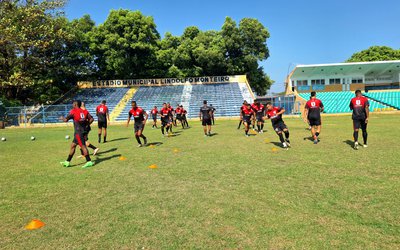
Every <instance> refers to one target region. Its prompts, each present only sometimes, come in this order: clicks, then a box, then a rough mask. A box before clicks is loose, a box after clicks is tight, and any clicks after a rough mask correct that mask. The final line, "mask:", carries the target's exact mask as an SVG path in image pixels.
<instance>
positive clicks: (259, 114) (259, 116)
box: [251, 101, 265, 134]
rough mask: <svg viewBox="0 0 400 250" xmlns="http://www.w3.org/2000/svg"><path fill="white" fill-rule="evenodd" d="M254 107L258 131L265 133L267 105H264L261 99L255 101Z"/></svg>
mask: <svg viewBox="0 0 400 250" xmlns="http://www.w3.org/2000/svg"><path fill="white" fill-rule="evenodd" d="M251 107H252V109H253V110H254V112H255V114H256V115H255V118H256V120H257V129H258V133H260V134H262V133H264V119H263V117H264V113H265V107H264V105H262V104H261V103H260V102H259V101H255V102H254V103H253V105H251Z"/></svg>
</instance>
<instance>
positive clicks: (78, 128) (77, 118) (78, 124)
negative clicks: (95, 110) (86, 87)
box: [60, 100, 94, 168]
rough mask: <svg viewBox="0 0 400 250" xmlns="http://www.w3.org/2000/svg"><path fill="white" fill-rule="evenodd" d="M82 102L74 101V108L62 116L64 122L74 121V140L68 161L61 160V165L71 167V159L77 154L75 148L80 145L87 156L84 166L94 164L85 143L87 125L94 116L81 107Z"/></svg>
mask: <svg viewBox="0 0 400 250" xmlns="http://www.w3.org/2000/svg"><path fill="white" fill-rule="evenodd" d="M81 104H82V102H81V101H79V100H77V101H74V102H73V103H72V107H73V108H72V110H71V111H70V112H69V114H68V115H67V117H62V120H63V121H64V122H68V121H69V120H71V119H72V120H73V121H74V140H73V141H72V143H71V148H70V150H69V155H68V158H67V160H66V161H63V162H60V163H61V165H63V166H64V167H70V166H71V163H70V162H71V159H72V157H73V156H74V154H75V149H76V146H77V145H79V147H80V148H81V149H82V151H83V155H84V156H85V158H86V164H85V165H83V166H82V168H88V167H91V166H93V165H94V164H93V162H92V160H91V159H90V156H89V153H88V150H87V147H86V145H85V138H84V132H85V126H86V124H87V123H92V122H93V117H90V118H89V117H88V115H87V114H88V113H85V112H84V111H83V110H82V109H81Z"/></svg>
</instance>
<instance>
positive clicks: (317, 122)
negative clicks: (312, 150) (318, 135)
mask: <svg viewBox="0 0 400 250" xmlns="http://www.w3.org/2000/svg"><path fill="white" fill-rule="evenodd" d="M308 121H309V123H310V126H320V125H321V119H318V118H317V119H313V118H308Z"/></svg>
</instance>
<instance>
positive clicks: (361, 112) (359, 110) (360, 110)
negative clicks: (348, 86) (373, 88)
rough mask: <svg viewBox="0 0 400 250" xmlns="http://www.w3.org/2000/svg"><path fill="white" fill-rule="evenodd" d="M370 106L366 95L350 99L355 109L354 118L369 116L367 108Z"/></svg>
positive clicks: (352, 108) (352, 107)
mask: <svg viewBox="0 0 400 250" xmlns="http://www.w3.org/2000/svg"><path fill="white" fill-rule="evenodd" d="M367 107H369V101H368V99H367V98H366V97H364V96H359V97H354V98H353V99H351V101H350V109H351V110H353V115H352V118H353V120H358V119H365V118H367V111H365V109H366V108H367Z"/></svg>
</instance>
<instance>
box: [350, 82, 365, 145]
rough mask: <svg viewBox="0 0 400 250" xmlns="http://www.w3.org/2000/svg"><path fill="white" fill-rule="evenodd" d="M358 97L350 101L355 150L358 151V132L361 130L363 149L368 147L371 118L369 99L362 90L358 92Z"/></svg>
mask: <svg viewBox="0 0 400 250" xmlns="http://www.w3.org/2000/svg"><path fill="white" fill-rule="evenodd" d="M355 94H356V97H354V98H353V99H351V101H350V109H351V110H353V115H352V119H353V130H354V132H353V137H354V149H358V130H359V129H360V128H361V130H362V136H363V139H364V144H363V147H364V148H366V147H368V144H367V138H368V133H367V124H368V118H369V102H368V99H367V98H366V97H364V96H362V94H361V90H356V92H355Z"/></svg>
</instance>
